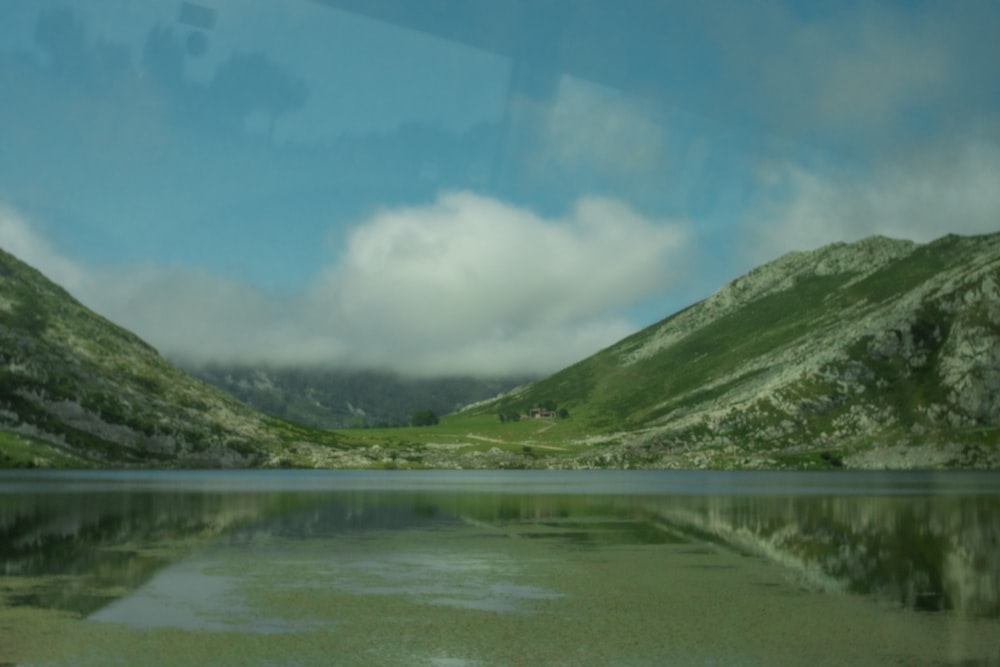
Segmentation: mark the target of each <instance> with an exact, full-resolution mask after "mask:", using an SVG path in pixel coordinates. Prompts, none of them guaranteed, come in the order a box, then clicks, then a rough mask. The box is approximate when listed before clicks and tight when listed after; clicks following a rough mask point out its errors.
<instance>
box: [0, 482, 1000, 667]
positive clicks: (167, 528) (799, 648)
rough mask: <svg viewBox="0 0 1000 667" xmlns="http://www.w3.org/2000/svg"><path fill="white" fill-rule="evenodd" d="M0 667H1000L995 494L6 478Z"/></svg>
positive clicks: (899, 486) (812, 486)
mask: <svg viewBox="0 0 1000 667" xmlns="http://www.w3.org/2000/svg"><path fill="white" fill-rule="evenodd" d="M0 558H2V560H3V567H4V569H3V577H2V579H0V663H24V664H53V665H63V664H66V665H69V664H74V665H76V664H93V665H106V664H123V665H132V664H206V665H207V664H212V665H218V664H275V665H311V664H346V665H352V664H356V665H372V664H379V665H451V666H458V665H532V664H538V665H609V664H615V665H659V664H693V665H730V664H731V665H774V664H789V665H793V664H803V663H806V662H808V663H812V664H817V665H822V664H873V665H874V664H880V665H881V664H936V665H950V664H954V665H960V664H961V665H967V664H1000V475H997V474H970V473H948V474H930V473H894V474H885V473H859V474H854V473H839V474H822V473H700V472H684V473H676V472H673V473H671V472H663V473H658V472H652V473H645V472H624V473H622V472H558V473H542V472H502V473H501V472H487V473H477V472H458V473H433V472H426V473H424V472H421V473H375V472H296V471H292V472H278V471H275V472H236V473H234V472H137V473H130V472H123V473H35V474H23V473H21V474H14V473H5V474H2V475H0Z"/></svg>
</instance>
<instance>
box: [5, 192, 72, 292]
mask: <svg viewBox="0 0 1000 667" xmlns="http://www.w3.org/2000/svg"><path fill="white" fill-rule="evenodd" d="M0 247H3V249H4V250H6V251H7V252H9V253H11V254H12V255H14V256H15V257H17V258H18V259H20V260H21V261H23V262H27V263H28V264H31V265H32V266H34V267H35V268H37V269H39V270H40V271H43V272H44V273H45V274H46V275H47V276H48V277H49V279H51V280H54V281H55V282H57V283H59V284H60V285H61V286H62V287H63V288H65V289H67V290H69V291H71V292H73V291H75V290H76V289H77V288H79V287H80V286H81V285H82V284H83V282H84V281H85V279H86V272H85V271H84V269H83V268H82V267H81V266H79V265H77V264H76V263H75V262H73V261H72V260H70V259H68V258H66V257H64V256H63V255H62V254H60V253H59V251H58V250H56V248H55V247H53V245H52V244H51V243H49V242H48V240H46V238H45V237H44V236H43V235H42V234H41V233H39V232H38V231H36V230H35V229H33V228H32V226H31V225H29V224H28V223H27V222H26V221H25V220H24V218H23V217H21V216H20V215H18V214H17V212H16V211H14V210H13V209H11V208H9V207H7V206H4V205H3V204H2V203H0ZM43 267H44V268H43Z"/></svg>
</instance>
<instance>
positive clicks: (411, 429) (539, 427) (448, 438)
mask: <svg viewBox="0 0 1000 667" xmlns="http://www.w3.org/2000/svg"><path fill="white" fill-rule="evenodd" d="M337 433H338V434H342V435H343V436H345V437H346V438H347V439H349V440H351V441H352V442H355V443H358V444H368V445H369V446H371V445H379V446H381V447H389V448H401V447H407V446H413V445H424V446H426V445H445V446H448V447H450V448H453V451H454V452H455V453H457V454H464V453H469V452H477V451H479V452H485V451H488V450H490V449H492V448H494V447H496V448H498V449H501V450H504V451H511V452H517V453H537V454H544V455H546V456H548V455H559V454H560V453H568V452H573V451H578V450H579V449H581V447H582V445H579V444H574V442H573V441H574V440H577V439H579V438H581V437H584V436H585V435H586V434H587V433H586V431H585V429H583V428H581V425H580V423H579V422H576V421H574V420H573V418H572V417H570V418H567V419H560V420H547V419H534V420H532V419H522V420H521V421H516V422H512V421H506V422H503V423H501V422H500V420H499V419H498V417H497V416H496V415H495V414H469V413H458V414H453V415H446V416H444V417H442V418H441V421H440V422H439V423H438V424H435V425H434V426H405V427H399V428H365V429H345V430H342V431H337Z"/></svg>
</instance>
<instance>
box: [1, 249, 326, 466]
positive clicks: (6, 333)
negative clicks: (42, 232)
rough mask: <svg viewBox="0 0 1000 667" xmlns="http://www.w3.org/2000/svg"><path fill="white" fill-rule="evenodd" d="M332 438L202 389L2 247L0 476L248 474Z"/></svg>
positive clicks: (156, 354) (132, 337) (211, 388)
mask: <svg viewBox="0 0 1000 667" xmlns="http://www.w3.org/2000/svg"><path fill="white" fill-rule="evenodd" d="M296 442H303V443H307V444H308V446H331V445H337V444H338V439H337V438H336V437H335V436H334V435H333V434H331V433H329V432H321V431H317V430H315V429H308V428H306V427H301V426H298V425H295V424H292V423H290V422H285V421H283V420H280V419H277V418H274V417H269V416H266V415H264V414H262V413H258V412H256V411H254V410H252V409H250V408H248V407H246V406H245V405H243V404H241V403H239V402H238V401H236V400H235V399H233V398H232V397H230V396H229V395H227V394H225V393H224V392H222V391H220V390H218V389H215V388H213V387H210V386H209V385H206V384H205V383H203V382H201V381H199V380H196V379H195V378H193V377H191V376H190V375H188V374H187V373H185V372H184V371H182V370H181V369H179V368H177V367H176V366H174V365H172V364H171V363H169V362H168V361H167V360H165V359H164V358H163V357H161V356H160V355H159V354H158V353H157V352H156V350H154V349H153V348H152V347H150V346H149V345H148V344H146V343H144V342H143V341H142V340H140V339H139V338H138V337H136V336H135V335H134V334H132V333H131V332H129V331H126V330H125V329H122V328H120V327H118V326H116V325H114V324H113V323H111V322H108V321H107V320H105V319H104V318H102V317H100V316H98V315H96V314H95V313H93V312H91V311H90V310H88V309H87V308H85V307H84V306H82V305H81V304H80V303H79V302H78V301H76V299H74V298H73V297H72V296H70V295H69V294H68V293H67V292H66V291H65V290H64V289H62V288H61V287H59V286H57V285H55V284H54V283H52V282H51V281H49V280H48V279H47V278H45V277H44V276H43V275H42V274H41V273H39V272H38V271H36V270H35V269H33V268H31V267H30V266H28V265H26V264H24V263H23V262H21V261H19V260H18V259H16V258H15V257H13V256H12V255H10V254H8V253H6V252H3V251H2V250H0V467H7V466H50V465H51V466H61V467H65V466H108V465H112V466H118V465H135V466H160V467H172V466H197V467H206V466H207V467H215V466H249V465H267V464H271V463H273V462H274V461H276V460H277V461H280V460H283V459H285V460H288V461H294V460H295V458H296V457H295V455H294V454H289V450H288V447H289V446H290V445H292V444H293V443H296Z"/></svg>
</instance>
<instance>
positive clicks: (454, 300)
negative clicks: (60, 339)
mask: <svg viewBox="0 0 1000 667" xmlns="http://www.w3.org/2000/svg"><path fill="white" fill-rule="evenodd" d="M0 245H3V246H4V247H5V248H7V249H9V250H10V251H11V252H13V253H14V254H16V255H18V256H20V257H21V258H22V259H24V260H25V261H28V262H29V263H32V264H34V265H35V266H36V267H38V268H39V269H40V270H42V271H43V272H45V273H47V274H48V275H49V276H50V277H52V278H53V279H55V280H57V281H58V282H62V283H63V284H64V286H66V287H67V288H69V289H71V291H72V292H73V293H74V294H75V295H76V296H78V297H79V298H80V299H81V300H82V301H83V302H84V303H86V304H87V305H88V306H90V307H92V308H93V309H94V310H96V311H97V312H100V313H101V314H103V315H105V316H107V317H109V318H110V319H112V320H114V321H115V322H117V323H119V324H122V325H123V326H126V327H128V328H130V329H132V330H133V331H135V332H136V333H138V334H139V335H140V336H142V337H144V338H145V339H146V340H148V341H150V342H151V343H152V344H153V345H155V346H157V347H158V348H159V349H160V350H161V351H163V352H164V353H165V354H167V355H168V356H171V357H174V358H177V359H180V360H183V361H188V362H194V363H197V362H204V361H224V362H225V361H251V362H268V363H274V364H305V363H319V362H328V363H335V364H341V365H353V366H361V367H388V368H393V369H396V370H401V371H404V372H407V371H408V372H413V373H422V374H436V373H489V374H499V373H523V372H532V371H537V372H548V371H553V370H556V369H557V368H559V367H561V366H563V365H566V364H569V363H572V362H574V361H576V360H578V359H581V358H583V357H585V356H588V355H590V354H592V353H593V352H595V351H597V350H598V349H600V348H601V347H604V346H606V345H609V344H611V343H613V342H615V341H616V340H618V339H620V338H621V337H623V336H625V335H627V334H629V333H631V332H632V331H633V330H634V326H633V325H631V324H630V323H629V322H628V321H627V320H626V319H625V318H624V317H623V316H622V315H621V312H622V311H623V310H624V309H625V308H626V307H627V306H628V305H630V304H632V303H635V302H636V301H638V300H641V299H642V298H644V297H647V296H649V295H651V294H654V293H662V292H663V291H665V290H666V289H667V288H668V286H669V284H670V281H671V280H674V279H676V278H677V277H678V271H677V269H678V268H679V267H678V263H679V262H681V261H682V257H683V256H684V253H685V250H686V249H687V248H688V246H689V236H688V233H687V231H686V229H685V226H684V225H683V224H678V223H671V222H668V221H654V220H649V219H647V218H645V217H643V216H642V215H640V214H638V213H637V212H635V211H634V210H632V209H631V208H629V207H628V206H626V205H625V204H622V203H621V202H617V201H613V200H607V199H597V198H585V199H582V200H580V201H579V202H578V203H577V205H576V207H575V208H574V209H573V210H572V211H571V212H570V214H569V215H567V216H566V217H564V218H561V219H544V218H541V217H539V216H537V215H535V214H534V213H532V212H531V211H528V210H525V209H521V208H517V207H514V206H511V205H508V204H505V203H503V202H499V201H497V200H494V199H490V198H487V197H481V196H477V195H474V194H471V193H452V194H447V195H443V196H441V197H440V198H439V199H438V201H437V202H435V203H434V204H432V205H429V206H425V207H418V208H403V209H390V210H384V211H382V212H380V213H378V214H377V215H375V216H374V217H373V218H371V219H370V220H368V221H366V222H365V223H363V224H361V225H360V226H358V227H357V228H356V229H355V230H354V232H353V233H352V234H351V236H350V238H349V239H348V242H347V244H346V246H345V248H344V251H343V253H342V255H341V256H340V257H339V258H337V262H336V263H335V264H332V265H330V266H329V267H327V268H326V269H325V270H323V271H322V272H321V273H320V274H319V275H318V276H317V277H316V278H315V280H314V282H313V284H312V285H311V287H310V288H309V289H308V290H307V291H306V292H305V293H303V294H297V295H276V294H269V293H266V292H263V291H261V290H258V289H255V288H252V287H248V286H246V285H243V284H240V283H237V282H235V281H232V280H229V279H226V278H223V277H220V276H217V275H213V274H210V273H208V272H205V271H202V270H197V269H192V268H185V267H164V266H144V267H130V268H119V269H115V270H107V269H92V268H87V267H84V266H82V265H80V264H79V263H76V262H73V261H72V260H70V259H68V258H66V257H64V256H62V255H60V254H59V253H58V252H55V251H54V250H53V249H52V247H51V245H49V244H48V243H47V242H45V240H44V238H43V237H41V236H39V235H38V234H36V233H34V232H33V231H32V230H31V228H30V227H29V226H28V225H27V224H26V223H25V222H24V221H23V220H21V219H20V218H18V217H17V216H16V215H15V214H13V213H12V212H10V211H7V212H6V213H3V214H2V215H0Z"/></svg>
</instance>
